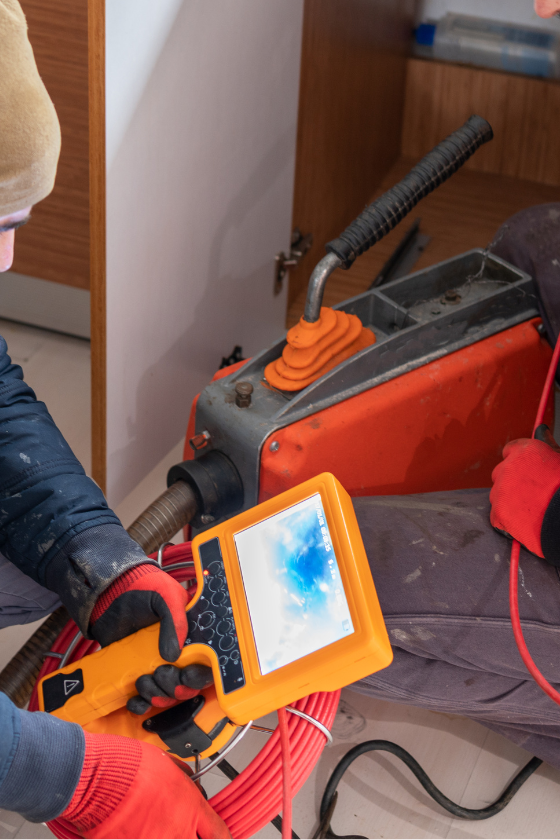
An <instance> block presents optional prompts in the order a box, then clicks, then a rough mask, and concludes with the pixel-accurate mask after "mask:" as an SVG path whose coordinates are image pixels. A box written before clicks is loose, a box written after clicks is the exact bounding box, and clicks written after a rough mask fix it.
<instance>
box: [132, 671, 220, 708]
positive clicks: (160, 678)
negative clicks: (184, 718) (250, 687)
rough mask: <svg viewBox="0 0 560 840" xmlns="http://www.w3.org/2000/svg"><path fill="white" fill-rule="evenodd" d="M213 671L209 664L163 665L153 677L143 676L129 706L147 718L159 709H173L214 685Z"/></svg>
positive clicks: (150, 675)
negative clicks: (149, 713) (150, 712)
mask: <svg viewBox="0 0 560 840" xmlns="http://www.w3.org/2000/svg"><path fill="white" fill-rule="evenodd" d="M212 683H213V677H212V668H209V667H208V666H207V665H187V666H186V667H185V668H176V667H175V665H160V666H159V668H156V670H155V671H154V673H153V674H143V676H141V677H138V679H137V680H136V691H137V692H138V696H137V697H131V698H130V700H129V701H128V703H127V704H126V707H127V709H128V711H129V712H134V714H135V715H143V714H145V712H147V711H148V709H149V708H151V707H152V706H155V707H156V708H159V709H162V708H166V707H167V706H173V705H175V703H176V702H177V700H190V698H191V697H194V696H195V694H198V693H199V691H201V690H202V689H203V688H208V686H210V685H212Z"/></svg>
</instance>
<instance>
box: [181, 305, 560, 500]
mask: <svg viewBox="0 0 560 840" xmlns="http://www.w3.org/2000/svg"><path fill="white" fill-rule="evenodd" d="M540 324H541V320H540V318H531V319H529V320H527V321H524V322H522V323H521V324H518V325H517V326H514V327H511V328H510V329H507V330H504V331H503V332H500V333H497V334H496V335H493V336H490V337H489V338H485V339H483V340H482V341H478V342H476V343H474V344H471V345H469V346H468V347H464V348H463V349H461V350H457V351H456V352H454V353H450V354H449V355H447V356H444V357H443V358H441V359H438V360H437V361H434V362H430V363H429V364H426V365H423V366H422V367H419V368H416V369H415V370H412V371H410V372H409V373H405V374H403V375H401V376H398V377H396V378H395V379H391V380H389V381H388V382H385V383H383V384H381V385H378V386H376V387H375V388H371V389H370V390H368V391H363V392H362V393H361V394H358V395H357V396H354V397H352V398H350V399H347V400H344V401H342V402H339V403H337V404H335V405H333V406H330V407H329V408H326V409H324V410H323V411H319V412H317V413H316V414H313V415H311V416H310V417H306V418H305V419H303V420H299V421H296V422H294V423H292V424H291V425H288V426H285V427H284V428H282V429H279V430H278V431H276V432H274V433H273V434H272V435H271V436H270V437H269V438H268V439H267V440H266V441H265V443H264V446H263V447H262V451H261V459H260V481H259V501H263V500H265V499H268V498H271V497H272V496H275V495H276V494H277V493H281V492H283V491H284V490H286V489H287V488H289V487H292V486H294V485H295V484H298V483H300V482H301V481H305V480H306V479H308V478H310V477H311V476H313V475H316V474H317V473H319V472H322V471H324V470H328V471H329V472H332V473H333V474H334V475H336V477H337V478H338V480H339V481H340V482H341V484H342V485H343V487H344V488H345V489H346V490H347V491H348V493H349V494H350V495H351V496H367V495H383V494H386V495H396V494H406V493H428V492H432V491H436V490H454V489H460V488H468V487H489V486H490V485H491V474H492V470H493V469H494V467H495V466H496V464H497V463H498V462H499V461H500V460H501V452H502V449H503V447H504V445H505V444H506V443H507V442H508V441H510V440H515V439H516V438H519V437H530V436H531V431H532V425H533V420H534V417H535V414H536V411H537V406H538V403H539V399H540V394H541V391H542V388H543V384H544V380H545V377H546V373H547V369H548V365H549V363H550V359H551V355H552V350H551V347H550V345H549V343H548V341H547V340H546V339H545V338H543V337H542V335H541V334H540V332H539V331H538V329H537V328H538V327H539V326H540ZM243 364H244V363H243V362H241V363H238V364H237V365H236V366H235V367H233V366H232V367H230V368H225V369H223V370H220V371H218V373H217V374H216V377H215V378H216V379H217V378H221V377H223V376H227V375H229V374H230V373H232V372H233V371H234V370H235V369H236V368H241V367H242V365H243ZM196 403H197V401H196V400H195V401H194V402H193V406H192V410H191V415H190V420H189V427H188V430H187V440H186V445H185V454H184V457H185V460H188V459H191V458H192V457H193V455H194V453H193V451H192V449H191V447H190V446H189V443H188V441H189V440H190V439H191V438H192V437H193V436H194V434H195V416H196ZM546 422H547V423H548V424H549V425H550V424H552V422H553V406H552V404H551V405H549V407H548V410H547V420H546ZM273 441H275V442H277V443H278V446H277V447H276V446H274V447H272V449H271V447H270V444H271V443H272V442H273Z"/></svg>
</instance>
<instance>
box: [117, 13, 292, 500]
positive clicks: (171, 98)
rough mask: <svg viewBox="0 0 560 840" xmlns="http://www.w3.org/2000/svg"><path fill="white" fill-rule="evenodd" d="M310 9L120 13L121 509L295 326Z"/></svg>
mask: <svg viewBox="0 0 560 840" xmlns="http://www.w3.org/2000/svg"><path fill="white" fill-rule="evenodd" d="M140 7H142V8H143V9H144V10H149V12H150V13H149V14H146V15H143V14H142V9H141V8H140ZM138 9H140V15H139V17H141V18H142V23H140V21H139V20H137V21H136V23H135V24H134V27H133V26H132V24H131V21H132V22H133V23H134V15H135V14H136V13H137V10H138ZM302 11H303V0H266V2H263V0H235V2H231V0H183V2H180V0H179V1H178V2H176V0H107V13H108V15H107V82H106V83H107V96H108V111H107V114H108V126H107V140H108V153H109V160H110V164H109V168H108V174H107V368H108V387H107V443H108V488H107V490H108V498H109V501H110V503H111V504H112V505H117V504H118V503H119V501H120V500H121V499H122V498H123V497H124V496H125V495H126V494H127V493H128V492H129V491H130V490H131V489H132V488H133V487H134V486H135V485H136V484H137V483H138V482H139V481H140V480H141V479H142V478H143V477H144V476H145V475H146V474H147V473H148V472H149V471H150V470H151V468H152V467H153V466H154V465H155V464H156V463H157V462H158V461H159V460H160V459H161V458H162V457H163V456H164V455H165V454H166V453H167V452H168V451H169V450H170V449H171V448H172V446H173V445H174V444H176V442H177V441H178V440H179V438H180V437H181V435H182V434H184V431H185V428H186V423H187V419H188V412H189V407H190V404H191V401H192V398H193V396H194V395H195V394H196V392H197V391H198V390H200V388H201V387H203V386H204V385H205V383H206V382H207V381H208V380H209V378H210V377H211V375H212V374H213V373H214V371H215V370H216V369H217V367H218V366H219V363H220V359H221V357H222V355H227V354H229V353H230V352H231V350H232V349H233V346H234V345H235V344H241V345H242V346H243V349H244V352H245V354H246V355H251V354H253V353H255V352H256V351H257V350H259V349H260V348H262V347H263V346H266V345H267V344H269V343H271V341H273V340H274V339H275V338H276V337H277V336H278V335H279V334H280V333H281V332H282V331H283V329H284V318H285V311H286V298H285V293H284V294H282V295H279V296H278V297H276V298H275V297H274V296H273V292H272V286H273V258H274V254H275V253H276V252H277V251H278V250H281V249H286V248H287V247H288V246H289V236H290V226H291V210H292V194H293V178H294V157H295V136H296V121H297V99H298V84H299V62H300V50H301V26H302ZM156 24H157V25H156ZM150 33H152V34H153V37H150ZM166 35H167V38H166V37H165V36H166ZM148 66H149V67H150V72H149V73H147V72H146V68H147V67H148ZM131 103H133V104H132V105H131Z"/></svg>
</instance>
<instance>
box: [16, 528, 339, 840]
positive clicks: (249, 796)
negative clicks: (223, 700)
mask: <svg viewBox="0 0 560 840" xmlns="http://www.w3.org/2000/svg"><path fill="white" fill-rule="evenodd" d="M152 556H153V557H154V559H155V555H152ZM190 560H192V551H191V546H190V543H182V544H181V545H177V546H169V547H168V548H166V549H165V551H164V553H163V567H164V568H165V567H166V566H174V565H175V564H176V563H184V562H188V561H190ZM169 574H170V575H172V577H173V578H175V580H177V581H179V583H183V582H184V581H189V580H190V581H192V584H191V585H190V587H188V588H187V592H189V590H190V594H191V597H192V596H194V594H195V592H196V574H195V571H194V568H192V567H191V568H183V569H172V570H171V571H170V572H169ZM77 633H78V627H77V626H76V624H75V623H74V622H73V621H69V622H68V624H67V625H66V626H65V627H64V629H63V630H62V632H61V633H60V635H59V636H58V638H57V640H56V641H55V643H54V644H53V646H52V650H51V652H52V653H55V654H62V655H64V654H65V653H66V652H67V650H68V648H69V646H70V644H71V643H72V641H73V639H74V638H75V637H76V634H77ZM98 648H99V645H98V644H97V642H94V641H91V640H89V639H80V641H79V642H78V643H77V644H76V646H75V648H74V649H73V650H72V652H71V654H70V656H69V658H68V662H67V663H66V664H70V663H72V662H77V661H78V660H79V659H81V658H82V657H83V656H87V655H88V654H90V653H94V652H95V651H96V650H97V649H98ZM59 665H60V658H59V657H52V656H47V658H46V660H45V663H44V664H43V667H42V668H41V671H40V672H39V677H38V680H39V679H41V678H42V677H44V676H46V675H47V674H51V673H52V672H53V671H56V670H57V668H58V667H59ZM339 697H340V691H333V692H319V693H317V694H310V695H309V696H308V697H304V698H303V699H302V700H298V701H297V702H296V703H294V704H293V706H294V707H295V708H296V709H299V710H300V711H302V712H305V713H306V714H308V715H310V716H311V717H313V718H316V719H317V720H318V721H320V722H321V723H322V724H324V726H326V727H327V729H330V728H331V726H332V723H333V721H334V716H335V714H336V710H337V707H338V700H339ZM38 708H39V705H38V698H37V686H35V689H34V690H33V694H32V695H31V700H30V701H29V710H30V711H37V710H38ZM282 713H283V714H282ZM283 717H284V723H282V718H283ZM286 719H287V720H286ZM284 724H286V728H284ZM286 729H287V733H286ZM282 731H283V733H284V734H283V735H282ZM286 734H287V736H288V738H286ZM325 743H326V738H325V736H324V735H323V733H322V732H321V731H320V730H319V729H318V728H317V727H316V726H314V725H313V724H310V723H309V722H308V721H306V720H303V719H302V718H300V717H299V716H296V715H292V714H288V713H286V712H285V710H283V709H282V710H279V727H278V728H277V729H276V731H275V732H274V734H273V735H271V736H270V737H269V739H268V741H267V743H266V744H265V745H264V747H263V749H262V750H261V751H260V752H259V753H258V755H257V756H256V757H255V758H254V759H253V761H251V763H250V764H248V766H247V767H246V768H245V769H244V770H243V771H242V772H241V773H240V774H239V776H237V777H236V778H235V779H234V780H233V781H232V782H230V784H228V785H227V786H226V787H225V788H224V789H223V790H222V791H221V792H220V793H218V794H216V796H213V797H212V798H211V799H210V804H211V805H212V807H213V808H214V810H215V811H216V813H217V814H219V815H220V817H221V818H222V819H223V820H224V822H225V823H226V824H227V826H228V828H229V831H230V833H231V835H232V837H234V838H243V837H251V835H253V834H255V833H256V832H257V831H259V830H260V829H261V828H263V827H264V826H265V825H266V824H267V823H269V822H270V820H271V819H272V818H273V817H275V816H276V814H278V813H279V812H280V811H282V812H283V820H282V835H283V836H287V837H291V836H292V832H291V799H292V796H295V794H296V793H297V792H298V791H299V790H300V788H301V787H302V786H303V785H304V784H305V782H306V781H307V778H308V777H309V774H310V773H311V771H312V770H313V768H314V766H315V764H316V763H317V761H318V760H319V756H320V755H321V753H322V751H323V748H324V746H325ZM283 744H284V747H285V748H284V749H283ZM286 770H287V771H288V772H287V774H286V772H285V771H286ZM290 776H291V780H290V778H289V777H290ZM49 827H50V828H51V831H53V833H55V834H56V836H58V837H70V836H73V837H77V836H78V835H75V834H74V835H71V834H70V832H67V831H66V829H64V828H63V827H62V826H61V825H60V824H59V823H57V821H56V820H53V821H52V823H50V824H49Z"/></svg>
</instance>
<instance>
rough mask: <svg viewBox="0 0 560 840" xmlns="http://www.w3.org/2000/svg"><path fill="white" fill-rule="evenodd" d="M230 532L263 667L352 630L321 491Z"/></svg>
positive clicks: (287, 660)
mask: <svg viewBox="0 0 560 840" xmlns="http://www.w3.org/2000/svg"><path fill="white" fill-rule="evenodd" d="M234 539H235V546H236V549H237V556H238V559H239V565H240V567H241V574H242V576H243V585H244V587H245V595H246V598H247V606H248V608H249V615H250V617H251V624H252V627H253V635H254V637H255V647H256V649H257V656H258V659H259V667H260V670H261V674H269V673H270V672H271V671H275V670H276V669H277V668H282V667H283V666H284V665H289V664H290V663H291V662H295V660H296V659H301V658H302V657H303V656H307V655H308V654H310V653H313V652H314V651H316V650H319V649H320V648H323V647H326V646H327V645H330V644H332V643H333V642H336V641H338V640H339V639H341V638H343V637H344V636H348V635H349V634H350V633H353V632H354V626H353V624H352V618H351V616H350V610H349V608H348V601H347V600H346V594H345V592H344V587H343V585H342V579H341V577H340V570H339V568H338V563H337V560H336V557H335V554H334V550H333V547H332V541H331V535H330V532H329V528H328V525H327V520H326V517H325V511H324V509H323V503H322V501H321V496H320V494H319V493H316V494H315V495H313V496H311V497H310V498H309V499H305V500H304V501H303V502H299V503H298V504H297V505H293V506H292V507H290V508H288V509H287V510H283V511H281V512H280V513H277V514H275V515H274V516H271V517H269V518H268V519H265V520H264V521H263V522H259V523H258V524H257V525H253V526H252V527H251V528H246V529H245V530H244V531H239V532H238V533H237V534H234Z"/></svg>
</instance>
